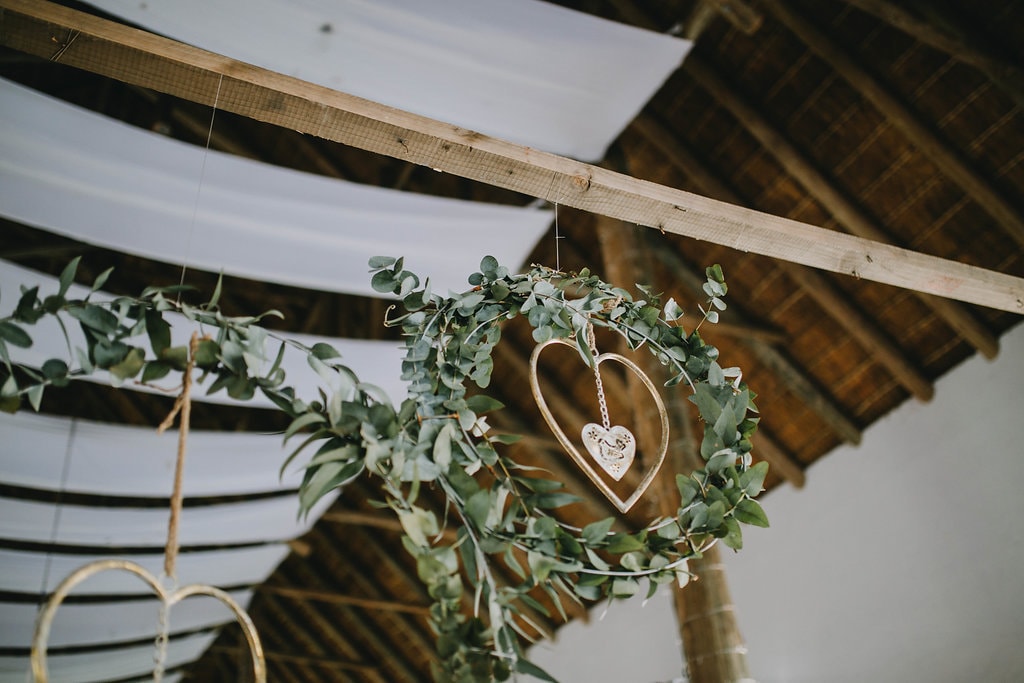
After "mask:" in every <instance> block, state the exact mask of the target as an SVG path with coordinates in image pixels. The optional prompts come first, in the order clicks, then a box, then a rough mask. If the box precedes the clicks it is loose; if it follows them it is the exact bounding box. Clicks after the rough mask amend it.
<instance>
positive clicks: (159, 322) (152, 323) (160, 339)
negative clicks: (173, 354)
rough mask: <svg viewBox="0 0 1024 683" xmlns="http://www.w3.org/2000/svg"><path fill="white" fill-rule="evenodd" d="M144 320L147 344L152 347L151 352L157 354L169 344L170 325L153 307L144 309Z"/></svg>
mask: <svg viewBox="0 0 1024 683" xmlns="http://www.w3.org/2000/svg"><path fill="white" fill-rule="evenodd" d="M145 320H146V334H147V335H149V345H150V346H151V347H152V349H153V353H155V354H156V355H158V356H159V355H160V354H161V352H163V350H164V349H166V348H168V347H169V346H170V345H171V326H170V324H169V323H168V322H167V321H166V320H164V317H163V316H162V315H161V314H160V312H159V311H156V310H153V309H149V310H147V311H146V317H145Z"/></svg>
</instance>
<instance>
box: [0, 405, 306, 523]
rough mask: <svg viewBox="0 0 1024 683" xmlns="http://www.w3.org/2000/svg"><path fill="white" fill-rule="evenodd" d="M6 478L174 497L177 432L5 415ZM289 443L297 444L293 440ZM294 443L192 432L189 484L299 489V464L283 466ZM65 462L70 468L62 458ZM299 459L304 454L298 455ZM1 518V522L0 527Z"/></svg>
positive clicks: (208, 492) (40, 485) (195, 491)
mask: <svg viewBox="0 0 1024 683" xmlns="http://www.w3.org/2000/svg"><path fill="white" fill-rule="evenodd" d="M0 443H3V444H4V446H3V448H2V449H0V481H3V482H4V483H6V484H13V485H16V486H26V487H29V488H37V489H44V490H51V491H53V490H57V489H58V488H59V487H60V482H61V479H62V476H63V478H64V484H63V488H64V490H66V491H75V492H87V493H93V494H99V495H113V496H143V497H156V498H158V497H169V496H170V495H171V489H172V486H173V479H174V466H175V461H176V459H177V446H178V435H177V432H176V431H169V432H165V433H164V434H157V433H156V430H155V429H150V428H145V427H128V426H124V425H114V424H105V423H100V422H90V421H88V420H71V419H68V418H64V417H50V416H46V415H35V414H33V413H31V412H27V411H26V412H24V413H21V414H18V415H8V414H2V413H0ZM288 445H289V446H296V445H297V443H291V442H289V444H288ZM288 452H289V449H286V448H285V447H284V445H283V442H282V438H281V436H280V435H274V434H257V433H251V432H210V431H200V430H193V431H191V432H190V433H189V437H188V453H187V455H186V461H185V473H184V480H183V482H182V484H183V490H184V491H185V493H186V495H187V496H190V497H199V496H225V495H236V494H245V493H268V492H273V491H286V490H290V489H297V488H298V487H299V484H300V483H301V481H302V472H301V470H300V468H299V467H297V466H293V467H290V468H289V469H288V470H287V471H286V472H285V476H284V477H283V478H279V477H278V471H279V470H280V468H281V465H282V464H283V463H284V460H285V457H286V455H287V453H288ZM65 459H66V460H67V472H66V473H65V472H64V463H65ZM300 460H301V458H300ZM2 526H3V521H2V520H0V527H2Z"/></svg>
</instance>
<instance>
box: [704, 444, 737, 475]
mask: <svg viewBox="0 0 1024 683" xmlns="http://www.w3.org/2000/svg"><path fill="white" fill-rule="evenodd" d="M735 464H736V453H735V452H734V451H733V450H732V449H724V450H721V451H718V452H717V453H715V454H714V455H712V456H711V458H710V459H709V460H708V465H707V471H708V474H719V473H721V472H722V471H723V470H725V468H727V467H732V466H734V465H735Z"/></svg>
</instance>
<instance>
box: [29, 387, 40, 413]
mask: <svg viewBox="0 0 1024 683" xmlns="http://www.w3.org/2000/svg"><path fill="white" fill-rule="evenodd" d="M43 389H44V386H43V385H42V384H35V385H33V386H31V387H29V388H28V392H27V393H28V402H29V404H30V405H31V406H32V410H34V411H36V412H37V413H38V412H39V404H40V403H41V402H42V400H43Z"/></svg>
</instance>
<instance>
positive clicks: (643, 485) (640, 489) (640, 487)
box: [530, 339, 669, 512]
mask: <svg viewBox="0 0 1024 683" xmlns="http://www.w3.org/2000/svg"><path fill="white" fill-rule="evenodd" d="M552 344H561V345H563V346H568V347H569V348H572V349H576V350H577V351H579V346H577V344H576V342H573V341H569V340H567V339H549V340H548V341H546V342H544V343H543V344H538V345H537V346H536V347H535V348H534V349H533V353H532V354H530V388H531V389H532V390H533V398H534V400H535V401H536V402H537V407H538V408H539V409H540V414H541V415H542V416H543V417H544V421H545V422H547V423H548V427H549V428H550V429H551V432H552V433H553V434H554V435H555V438H556V439H558V443H560V444H561V445H562V448H564V449H565V451H566V453H568V454H569V455H570V457H572V459H573V460H574V461H575V462H576V465H577V466H578V467H579V468H580V469H581V470H583V472H584V474H586V475H587V477H588V478H589V479H590V481H592V482H593V483H594V486H596V487H597V488H598V490H599V491H601V493H603V494H604V496H605V498H607V499H608V500H609V501H611V503H612V504H613V505H614V506H615V507H616V508H617V509H618V510H619V511H620V512H628V511H629V509H630V508H632V507H633V505H635V504H636V502H637V501H638V500H640V497H641V496H643V495H644V492H646V491H647V489H648V487H650V485H651V482H653V481H654V477H655V476H656V475H657V474H658V470H660V469H661V465H662V463H664V462H665V454H666V453H667V452H668V439H669V431H668V413H667V412H666V411H665V403H664V402H663V401H662V400H661V396H660V395H659V394H658V389H657V387H656V386H654V382H652V381H651V378H650V377H648V376H647V375H645V374H644V371H643V370H641V369H640V366H638V365H637V364H636V363H634V362H633V361H631V360H630V359H628V358H626V357H625V356H622V355H619V354H617V353H602V354H600V355H598V356H595V357H594V362H595V364H596V365H600V364H601V363H603V362H605V361H613V362H616V363H619V364H621V365H624V366H626V368H628V369H629V370H630V371H631V372H632V373H633V374H634V375H636V376H637V377H638V378H639V379H640V381H641V382H642V383H643V385H644V387H646V388H647V391H648V392H650V394H651V397H652V398H653V399H654V403H655V405H657V407H658V415H659V416H660V418H661V444H660V445H659V446H658V454H657V457H656V458H655V460H654V462H653V463H652V464H650V465H649V466H648V468H647V471H646V472H645V473H644V475H643V477H642V478H641V479H640V482H639V483H638V484H637V486H636V488H635V489H634V490H633V492H632V493H631V494H629V496H627V497H626V498H621V497H620V496H618V495H617V494H616V493H615V491H614V490H612V487H611V486H610V485H609V484H608V482H606V481H605V480H604V479H603V478H602V477H601V473H600V472H599V471H598V470H596V469H595V468H594V466H593V465H592V464H591V462H590V460H589V459H587V458H585V457H584V456H583V454H581V453H580V451H579V449H578V448H576V445H575V444H574V443H573V442H572V441H570V440H569V437H568V436H566V434H565V431H564V430H563V429H562V427H561V425H559V424H558V421H557V420H556V419H555V416H554V415H552V413H551V409H550V408H549V407H548V403H547V401H545V400H544V395H543V394H542V393H541V390H540V378H539V377H538V373H537V362H538V359H539V358H540V354H541V351H543V350H544V349H546V348H547V347H548V346H550V345H552ZM590 426H594V427H599V428H601V429H602V431H604V429H603V427H601V425H597V424H592V425H591V424H588V425H587V427H590ZM615 429H622V430H623V431H625V432H626V434H629V431H628V430H626V429H625V428H614V427H613V428H612V429H611V430H610V431H612V432H614V431H615ZM583 431H584V436H583V440H584V443H586V442H587V437H586V432H587V428H586V427H584V430H583ZM629 436H630V437H632V436H633V435H632V434H629ZM598 448H599V446H598ZM626 449H628V447H626ZM634 449H635V441H634ZM588 450H589V448H588ZM610 457H611V458H613V459H614V458H615V457H616V456H615V455H614V454H611V455H610ZM629 460H630V463H628V464H625V466H624V467H623V468H622V474H620V475H619V476H618V477H616V476H615V474H614V473H613V472H610V471H609V472H608V473H609V475H610V476H612V477H614V478H615V479H616V481H618V480H619V479H620V478H621V477H622V475H624V474H625V472H626V470H627V469H628V468H629V465H630V464H632V458H629ZM597 462H598V464H600V465H601V467H602V469H606V470H607V468H606V467H605V464H604V463H603V462H602V461H601V459H600V458H598V459H597ZM613 469H615V467H613Z"/></svg>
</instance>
